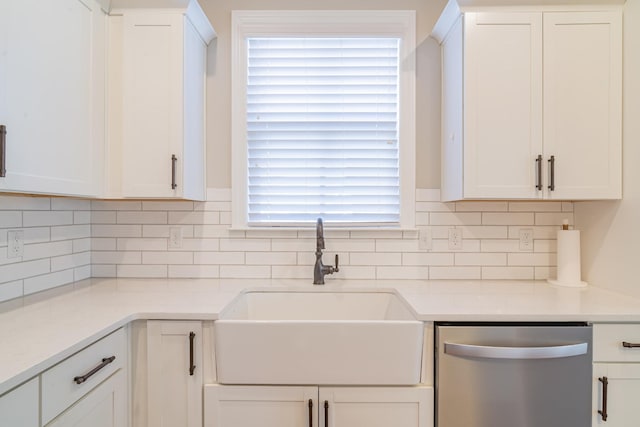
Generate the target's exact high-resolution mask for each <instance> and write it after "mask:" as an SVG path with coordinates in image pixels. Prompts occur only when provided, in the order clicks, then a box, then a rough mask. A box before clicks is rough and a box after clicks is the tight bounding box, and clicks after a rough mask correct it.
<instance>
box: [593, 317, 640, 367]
mask: <svg viewBox="0 0 640 427" xmlns="http://www.w3.org/2000/svg"><path fill="white" fill-rule="evenodd" d="M623 342H629V343H634V344H640V324H626V325H622V324H615V325H614V324H612V325H607V324H595V325H593V361H594V362H640V347H638V348H625V347H623V345H622V343H623Z"/></svg>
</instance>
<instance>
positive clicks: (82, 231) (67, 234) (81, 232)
mask: <svg viewBox="0 0 640 427" xmlns="http://www.w3.org/2000/svg"><path fill="white" fill-rule="evenodd" d="M89 236H91V225H90V224H83V225H62V226H58V227H51V240H68V239H84V238H85V237H89Z"/></svg>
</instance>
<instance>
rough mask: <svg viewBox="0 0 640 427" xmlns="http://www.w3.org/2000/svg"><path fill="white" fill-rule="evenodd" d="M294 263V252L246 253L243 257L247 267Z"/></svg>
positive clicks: (295, 258)
mask: <svg viewBox="0 0 640 427" xmlns="http://www.w3.org/2000/svg"><path fill="white" fill-rule="evenodd" d="M296 261H297V257H296V253H295V252H247V254H246V255H245V264H247V265H295V264H296Z"/></svg>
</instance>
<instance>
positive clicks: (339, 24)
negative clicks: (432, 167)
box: [231, 10, 416, 230]
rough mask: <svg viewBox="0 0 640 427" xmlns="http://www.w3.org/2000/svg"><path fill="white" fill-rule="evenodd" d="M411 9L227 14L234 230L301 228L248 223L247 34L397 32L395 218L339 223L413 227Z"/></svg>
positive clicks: (381, 34) (371, 34)
mask: <svg viewBox="0 0 640 427" xmlns="http://www.w3.org/2000/svg"><path fill="white" fill-rule="evenodd" d="M415 21H416V18H415V11H413V10H375V11H373V10H358V11H353V10H331V11H329V10H322V11H318V10H304V11H294V10H287V11H282V10H278V11H275V10H268V11H265V10H234V11H232V14H231V33H232V34H231V38H232V40H231V49H232V51H231V145H232V149H231V158H232V162H231V163H232V164H231V178H232V202H231V211H232V212H231V222H232V228H233V229H239V230H249V229H252V230H253V229H259V228H266V229H274V228H301V227H299V226H296V225H293V224H292V225H291V226H287V225H285V224H283V225H268V224H265V225H258V226H256V225H249V224H248V215H247V205H248V194H247V193H248V187H247V185H248V171H247V155H248V150H247V138H246V134H247V124H246V123H247V122H246V117H247V115H246V99H247V43H246V39H247V38H250V37H323V36H326V37H397V38H400V39H401V43H400V58H399V62H400V69H399V91H398V95H399V100H398V101H399V103H398V111H399V121H398V153H399V159H398V163H399V168H400V172H399V180H400V221H399V223H397V224H385V225H383V226H380V227H371V226H365V227H363V226H359V225H358V224H357V223H353V224H350V225H347V226H343V227H342V228H353V229H363V228H375V229H378V228H379V229H413V228H414V226H415V169H416V164H415V152H416V130H415V129H416V119H415V116H416V113H415V104H416V101H415V100H416V96H415V85H416V71H415V69H416V67H415V64H416V60H415V50H416V35H415V28H416V25H415Z"/></svg>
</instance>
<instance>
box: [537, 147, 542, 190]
mask: <svg viewBox="0 0 640 427" xmlns="http://www.w3.org/2000/svg"><path fill="white" fill-rule="evenodd" d="M536 190H538V191H540V190H542V155H541V154H539V155H538V157H537V158H536Z"/></svg>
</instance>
